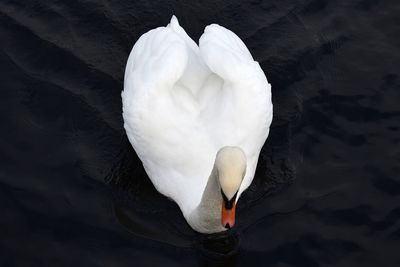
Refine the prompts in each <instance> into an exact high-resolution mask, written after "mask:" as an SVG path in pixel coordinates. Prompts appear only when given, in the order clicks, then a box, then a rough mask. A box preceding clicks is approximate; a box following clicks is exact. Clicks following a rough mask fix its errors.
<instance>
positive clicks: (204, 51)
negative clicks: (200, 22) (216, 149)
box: [200, 24, 272, 195]
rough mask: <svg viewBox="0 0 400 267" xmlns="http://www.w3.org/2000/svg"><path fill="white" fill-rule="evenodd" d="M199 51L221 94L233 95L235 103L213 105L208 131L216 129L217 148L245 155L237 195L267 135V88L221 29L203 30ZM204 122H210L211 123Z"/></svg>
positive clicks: (250, 59) (227, 32) (241, 46)
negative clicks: (218, 82) (233, 147)
mask: <svg viewBox="0 0 400 267" xmlns="http://www.w3.org/2000/svg"><path fill="white" fill-rule="evenodd" d="M200 52H201V55H202V57H203V59H204V61H205V63H206V64H207V66H208V67H209V68H210V70H211V71H212V72H214V73H216V74H217V75H218V76H219V77H221V78H222V79H223V80H224V83H223V90H224V92H228V91H234V92H235V93H234V94H232V95H233V96H234V98H235V100H232V99H231V98H229V101H230V102H229V103H228V105H222V104H221V103H217V105H218V106H216V107H215V110H218V108H220V109H219V112H218V114H215V115H214V117H217V116H219V117H218V119H216V120H215V121H216V122H217V123H216V124H215V125H211V126H210V127H209V128H211V129H216V128H218V129H219V131H218V133H215V134H214V137H213V139H214V140H216V142H218V143H219V146H220V147H222V146H225V145H232V144H233V145H236V146H240V147H241V148H242V149H243V150H244V151H245V153H246V156H247V158H248V165H247V172H246V176H245V178H244V180H243V182H242V185H241V187H240V190H239V194H238V195H240V194H241V193H242V192H243V190H245V189H246V188H247V187H248V186H249V185H250V183H251V181H252V179H253V177H254V172H255V169H256V165H257V159H258V156H259V152H260V150H261V148H262V146H263V144H264V142H265V140H266V138H267V136H268V133H269V126H270V124H271V121H272V102H271V85H270V84H269V83H268V81H267V78H266V76H265V74H264V72H263V71H262V69H261V67H260V65H259V64H258V62H256V61H254V59H253V57H252V56H251V54H250V52H249V50H248V49H247V47H246V45H245V44H244V43H243V41H242V40H240V38H239V37H238V36H237V35H236V34H234V33H233V32H232V31H230V30H228V29H225V28H224V27H222V26H219V25H216V24H212V25H209V26H207V27H206V29H205V31H204V34H203V35H202V36H201V38H200ZM227 95H228V94H227ZM226 99H228V98H224V99H222V100H221V101H224V100H226ZM221 107H223V108H221ZM228 107H230V108H228ZM208 121H210V122H208V123H213V120H208Z"/></svg>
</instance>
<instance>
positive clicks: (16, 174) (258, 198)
mask: <svg viewBox="0 0 400 267" xmlns="http://www.w3.org/2000/svg"><path fill="white" fill-rule="evenodd" d="M172 14H176V15H177V16H178V18H179V20H180V23H181V25H182V26H183V27H184V28H185V29H186V30H187V32H188V33H189V35H190V36H192V37H193V38H194V39H195V40H197V39H198V37H199V36H200V35H201V33H202V31H203V28H204V26H205V25H207V24H210V23H213V22H215V23H219V24H221V25H223V26H226V27H227V28H229V29H232V30H233V31H234V32H235V33H237V34H238V35H239V36H240V37H241V38H242V39H243V40H244V41H245V43H246V44H247V45H248V47H249V49H250V51H251V52H252V54H253V56H254V58H255V59H256V60H258V61H259V62H260V64H261V66H262V68H263V70H264V71H265V73H266V75H267V77H268V79H269V81H270V83H271V84H272V86H273V101H274V105H275V106H274V107H275V117H274V122H273V125H272V128H271V135H270V137H269V139H268V141H267V143H266V145H265V147H264V149H263V153H262V155H261V157H260V163H259V167H258V170H257V175H256V178H255V181H254V184H253V186H252V187H251V188H250V189H249V191H248V192H246V194H244V195H243V198H242V199H241V201H240V203H239V206H238V209H239V210H238V215H239V216H238V227H237V233H238V234H239V236H240V243H239V247H238V248H237V251H235V255H234V256H232V257H231V256H227V257H225V258H224V257H221V258H218V259H217V258H216V257H214V256H213V255H211V254H209V252H204V251H203V248H202V247H201V246H199V245H198V240H199V239H200V240H201V239H202V237H198V235H196V234H195V233H193V232H192V231H191V230H190V229H189V228H188V226H187V225H186V224H185V222H184V220H183V219H182V217H181V216H180V213H179V210H178V209H177V207H176V205H175V204H174V203H172V202H170V201H168V200H166V199H165V198H164V197H162V196H160V195H159V194H158V193H157V192H156V191H155V190H154V188H153V187H152V186H151V184H150V183H149V182H148V180H147V179H146V177H145V174H144V172H143V169H142V167H141V165H140V162H139V161H138V159H137V158H136V156H135V154H134V152H133V151H132V150H131V149H130V148H129V145H128V144H127V142H126V137H125V134H124V131H123V127H122V118H121V100H120V91H121V89H122V87H123V81H122V78H123V71H124V66H125V61H126V59H127V56H128V53H129V51H130V49H131V47H132V45H133V43H134V42H135V41H136V40H137V38H138V37H139V36H140V35H141V34H143V33H144V32H146V31H148V30H149V29H151V28H155V27H158V26H160V25H165V24H167V23H168V21H169V19H170V17H171V15H172ZM398 14H400V5H399V4H398V3H397V2H396V1H372V0H362V1H335V2H333V1H241V2H237V1H200V2H197V3H194V2H189V1H186V2H183V1H153V2H147V1H82V0H80V1H76V0H72V1H24V2H23V1H7V0H2V1H1V2H0V43H1V50H0V62H1V63H0V70H1V74H0V85H1V97H0V101H1V104H0V111H1V112H0V117H1V122H2V131H1V138H0V149H1V150H0V151H1V153H0V159H1V160H0V191H1V193H0V207H1V216H0V226H1V228H0V229H1V232H2V233H1V238H0V248H1V249H0V265H1V266H132V265H133V266H197V265H207V264H211V262H214V263H215V262H225V264H227V265H228V264H229V265H237V266H255V265H257V266H260V265H261V266H329V265H330V266H399V264H400V255H399V253H398V251H399V249H400V240H399V239H400V223H399V219H400V204H399V203H400V201H399V200H400V178H399V175H398V173H399V169H400V165H399V161H400V157H399V156H400V155H399V153H400V147H399V141H400V137H399V127H400V126H399V117H400V108H399V105H398V104H399V100H400V98H399V96H400V92H399V89H400V88H399V87H400V86H399V84H400V83H399V76H398V75H399V73H398V68H399V63H400V60H399V59H400V53H399V49H398V47H400V41H399V38H398V37H397V35H398V33H399V32H400V29H399V25H400V23H399V19H398Z"/></svg>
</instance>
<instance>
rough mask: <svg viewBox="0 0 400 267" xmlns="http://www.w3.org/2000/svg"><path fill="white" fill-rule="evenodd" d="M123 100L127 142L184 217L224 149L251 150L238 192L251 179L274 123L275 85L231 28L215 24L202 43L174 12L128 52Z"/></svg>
mask: <svg viewBox="0 0 400 267" xmlns="http://www.w3.org/2000/svg"><path fill="white" fill-rule="evenodd" d="M122 101H123V118H124V122H125V123H124V127H125V130H126V133H127V136H128V138H129V141H130V142H131V144H132V146H133V147H134V149H135V151H136V152H137V154H138V156H139V157H140V159H141V160H142V162H143V165H144V167H145V170H146V172H147V174H148V175H149V177H150V179H151V181H152V182H153V184H154V186H155V187H156V189H157V190H158V191H159V192H160V193H162V194H164V195H166V196H168V197H170V198H171V199H173V200H174V201H175V202H176V203H177V204H178V205H179V207H180V208H181V210H182V212H183V214H184V216H185V218H186V219H188V218H189V214H190V213H191V212H192V211H193V210H194V209H195V208H196V207H197V206H198V205H199V203H200V201H201V197H202V195H203V192H204V188H205V186H206V184H207V180H208V178H209V176H210V173H211V171H212V168H213V164H214V160H215V156H216V153H217V151H218V150H219V149H220V148H221V147H224V146H238V147H240V148H242V150H243V151H244V152H245V154H246V157H247V171H246V175H245V178H244V180H243V182H242V184H241V186H240V190H239V194H238V198H239V196H240V194H241V193H242V192H243V191H244V190H245V189H246V188H247V187H248V186H249V185H250V184H251V181H252V180H253V177H254V172H255V169H256V165H257V160H258V156H259V153H260V150H261V148H262V146H263V144H264V142H265V140H266V138H267V136H268V133H269V126H270V124H271V121H272V103H271V86H270V84H269V83H268V81H267V79H266V77H265V75H264V73H263V71H262V70H261V68H260V66H259V64H258V63H257V62H256V61H254V60H253V58H252V56H251V54H250V52H249V50H248V49H247V47H246V46H245V44H244V43H243V42H242V41H241V40H240V38H239V37H237V36H236V35H235V34H234V33H233V32H231V31H229V30H227V29H225V28H224V27H221V26H219V25H216V24H213V25H209V26H207V27H206V29H205V31H204V34H203V35H202V36H201V38H200V45H199V46H197V45H196V43H195V42H194V41H193V40H192V39H191V38H190V37H189V36H188V35H187V34H186V32H185V30H184V29H183V28H182V27H181V26H180V25H179V23H178V20H177V19H176V18H175V16H173V17H172V19H171V22H170V24H169V25H168V26H167V27H160V28H157V29H153V30H151V31H149V32H147V33H145V34H143V35H142V36H141V37H140V38H139V40H138V41H137V42H136V44H135V45H134V47H133V49H132V52H131V53H130V55H129V59H128V62H127V65H126V71H125V84H124V91H123V92H122Z"/></svg>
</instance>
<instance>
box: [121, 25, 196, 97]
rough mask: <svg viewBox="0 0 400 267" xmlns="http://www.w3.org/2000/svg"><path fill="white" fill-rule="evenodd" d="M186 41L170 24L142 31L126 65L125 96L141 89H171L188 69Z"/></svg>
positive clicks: (129, 95)
mask: <svg viewBox="0 0 400 267" xmlns="http://www.w3.org/2000/svg"><path fill="white" fill-rule="evenodd" d="M187 61H188V54H187V48H186V45H185V42H184V41H183V40H182V39H181V38H180V37H179V36H178V35H177V34H176V33H175V32H174V31H172V30H171V29H170V28H168V27H159V28H156V29H153V30H151V31H149V32H147V33H145V34H143V35H142V36H141V37H140V38H139V40H138V41H137V42H136V44H135V45H134V47H133V49H132V51H131V53H130V55H129V58H128V62H127V64H126V68H125V81H124V92H123V98H125V99H124V101H125V100H128V99H129V100H130V99H131V98H132V97H131V96H132V95H134V94H136V92H137V91H140V90H168V89H171V88H172V86H173V85H174V84H175V82H176V81H178V80H179V78H180V77H181V76H182V74H183V72H184V71H185V68H186V65H187Z"/></svg>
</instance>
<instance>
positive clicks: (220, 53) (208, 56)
mask: <svg viewBox="0 0 400 267" xmlns="http://www.w3.org/2000/svg"><path fill="white" fill-rule="evenodd" d="M200 52H201V55H202V57H203V60H204V61H205V62H206V64H207V65H208V67H209V68H210V69H211V71H213V72H214V73H216V74H218V75H219V76H220V77H222V78H223V79H224V80H229V81H235V80H237V79H240V77H243V76H246V75H251V74H252V73H253V72H254V71H256V72H259V70H258V69H259V65H258V63H257V62H255V61H254V60H253V57H252V56H251V54H250V52H249V50H248V49H247V47H246V45H245V44H244V43H243V41H242V40H241V39H240V38H239V37H238V36H237V35H236V34H235V33H233V32H232V31H230V30H228V29H226V28H224V27H222V26H220V25H218V24H211V25H209V26H207V27H206V28H205V30H204V33H203V35H202V36H201V38H200Z"/></svg>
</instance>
